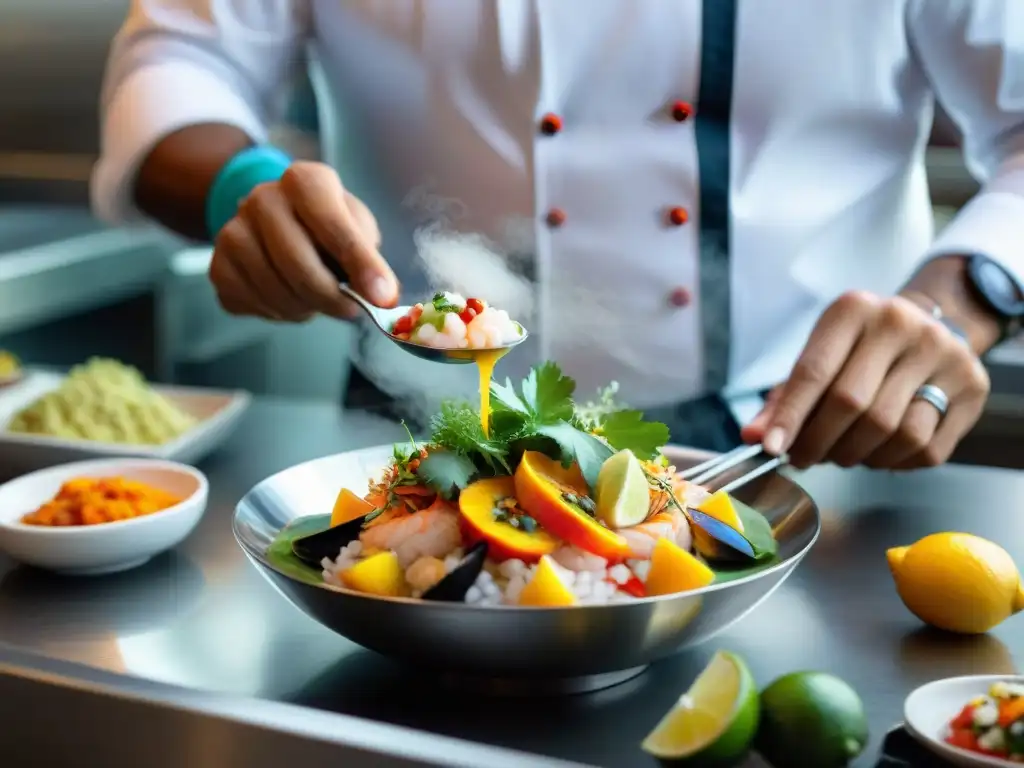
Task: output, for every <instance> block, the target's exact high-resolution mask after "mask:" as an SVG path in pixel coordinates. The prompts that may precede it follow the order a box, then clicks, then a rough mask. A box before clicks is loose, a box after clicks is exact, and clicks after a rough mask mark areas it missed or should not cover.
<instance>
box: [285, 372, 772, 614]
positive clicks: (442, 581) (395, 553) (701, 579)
mask: <svg viewBox="0 0 1024 768" xmlns="http://www.w3.org/2000/svg"><path fill="white" fill-rule="evenodd" d="M574 390H575V382H574V381H573V380H572V379H571V378H569V377H567V376H565V375H564V374H563V373H562V372H561V370H560V369H559V368H558V366H557V365H555V364H553V363H544V364H541V365H539V366H537V367H535V368H534V369H533V370H532V371H531V373H530V375H529V376H528V377H527V378H526V380H525V381H523V382H522V383H521V385H520V386H519V388H518V389H517V388H516V387H515V386H514V385H513V384H512V382H510V381H508V380H506V382H505V383H504V384H502V383H499V382H493V383H491V384H490V401H491V410H490V414H489V416H488V417H487V418H485V419H484V421H483V422H482V420H481V413H480V410H479V409H478V408H476V407H474V406H472V405H470V404H468V403H460V402H448V403H445V404H444V405H443V406H442V408H441V410H440V412H439V413H438V414H436V415H435V417H434V418H433V420H432V423H431V427H430V434H429V437H428V438H427V439H425V440H423V441H417V440H415V439H413V438H412V436H411V435H410V437H409V441H408V442H407V443H402V444H398V445H396V446H395V447H394V452H393V456H392V457H391V459H390V461H389V462H388V464H387V466H384V467H382V468H381V474H380V475H379V477H377V478H375V479H374V480H373V482H371V483H370V486H369V490H368V491H367V492H366V493H362V492H361V491H360V492H358V493H357V492H355V491H353V490H352V489H348V488H343V489H341V491H340V493H339V494H338V497H337V501H336V503H335V505H334V509H333V511H332V513H331V515H330V516H329V517H328V516H327V515H322V516H317V517H315V518H299V519H298V520H297V521H295V522H294V523H292V524H291V525H290V526H288V527H286V528H285V529H284V531H282V532H281V534H280V535H279V537H278V539H277V540H275V542H274V543H273V544H272V545H271V549H270V552H269V553H268V554H269V555H270V556H271V560H272V561H273V560H274V558H275V557H279V558H286V559H287V558H290V559H291V560H292V565H294V564H295V562H296V561H297V562H298V563H301V564H302V565H303V567H305V568H307V569H308V570H309V572H310V574H307V575H311V574H315V579H316V580H320V581H322V582H323V583H325V584H327V585H330V586H332V587H340V588H344V589H348V590H355V591H359V592H363V593H367V594H371V595H377V596H385V597H405V598H418V599H423V600H445V601H460V602H467V603H470V604H474V605H480V606H573V605H586V604H595V603H608V602H616V601H629V600H636V599H639V598H644V597H650V596H657V595H665V594H672V593H679V592H686V591H689V590H694V589H699V588H702V587H705V586H707V585H709V584H712V583H713V582H715V581H716V579H721V578H727V577H728V575H729V574H730V573H733V572H736V570H737V569H750V568H754V567H763V566H764V565H767V564H770V563H772V562H773V561H774V560H775V559H776V554H777V544H776V542H775V540H774V537H773V535H772V531H771V527H770V525H769V524H768V521H767V520H766V519H765V518H764V516H762V515H761V514H760V513H758V512H757V511H755V510H753V509H752V508H750V507H748V506H746V505H744V504H742V503H740V502H739V501H738V500H736V499H734V498H733V497H731V496H730V495H728V494H725V493H721V492H717V493H710V492H709V491H708V490H706V489H704V488H702V487H699V486H697V485H694V484H692V483H689V482H687V481H686V480H684V479H682V478H681V477H680V476H679V475H678V474H677V472H676V470H675V468H674V467H673V466H672V465H671V464H670V462H669V461H668V459H667V458H666V457H665V456H664V455H663V454H662V452H661V449H662V446H664V445H665V444H666V443H667V442H668V437H669V434H668V428H667V427H666V426H665V425H664V424H661V423H658V422H651V421H647V420H645V419H644V418H643V415H642V414H641V413H640V412H639V411H636V410H631V409H629V408H627V407H625V406H623V405H622V404H620V403H618V402H617V400H616V388H615V387H614V385H613V386H612V387H609V388H608V389H607V390H606V391H604V392H602V393H599V395H598V397H597V399H596V400H595V401H593V402H587V403H578V402H576V401H575V400H574V399H573V395H574ZM485 426H486V427H487V430H486V431H485ZM311 578H312V576H311Z"/></svg>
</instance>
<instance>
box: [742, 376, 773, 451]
mask: <svg viewBox="0 0 1024 768" xmlns="http://www.w3.org/2000/svg"><path fill="white" fill-rule="evenodd" d="M781 394H782V385H781V384H779V385H778V386H775V387H772V389H771V390H770V391H769V392H768V395H767V396H766V397H765V399H764V405H763V406H762V407H761V410H760V412H759V413H758V414H757V416H755V417H754V418H753V419H751V420H750V422H749V423H748V424H747V425H746V426H744V427H743V429H742V430H741V431H740V436H741V437H742V438H743V442H745V443H751V444H753V443H759V442H761V441H762V440H764V432H765V429H766V428H767V427H768V424H769V422H770V421H771V418H772V413H774V411H775V404H776V403H777V402H778V401H779V395H781Z"/></svg>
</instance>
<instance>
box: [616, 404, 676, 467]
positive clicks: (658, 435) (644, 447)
mask: <svg viewBox="0 0 1024 768" xmlns="http://www.w3.org/2000/svg"><path fill="white" fill-rule="evenodd" d="M601 435H602V436H603V437H604V439H605V440H607V441H608V444H609V445H610V446H611V447H612V448H614V449H615V450H616V451H622V450H625V449H627V448H628V449H629V450H631V451H632V452H633V453H634V454H636V457H637V458H638V459H644V460H652V459H654V458H656V457H657V456H658V452H659V451H660V450H661V449H662V448H663V447H664V446H665V444H666V443H667V442H668V439H669V432H668V427H666V426H665V425H664V424H662V423H660V422H657V421H644V415H643V414H642V413H641V412H640V411H616V412H614V413H609V414H607V415H606V416H605V417H604V418H603V419H602V420H601Z"/></svg>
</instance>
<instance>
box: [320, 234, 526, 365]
mask: <svg viewBox="0 0 1024 768" xmlns="http://www.w3.org/2000/svg"><path fill="white" fill-rule="evenodd" d="M320 260H321V261H322V262H323V264H324V266H325V267H327V269H328V270H329V271H330V273H331V274H332V275H334V277H335V278H337V280H338V289H339V290H340V291H341V292H342V293H343V294H345V296H347V297H348V298H350V299H352V301H354V302H355V303H356V304H357V305H358V306H359V308H360V309H361V310H363V312H365V313H366V314H367V316H369V318H370V320H371V321H373V324H374V325H375V326H377V330H379V331H381V332H382V333H383V334H384V335H385V336H387V337H388V338H389V339H391V341H393V342H394V343H395V344H397V345H398V346H400V347H401V348H402V349H404V350H405V351H406V352H408V353H409V354H411V355H416V357H419V358H422V359H424V360H430V361H431V362H435V363H449V364H463V363H472V362H475V361H476V359H477V358H478V357H479V356H480V355H481V354H482V353H484V352H496V351H498V350H504V351H505V352H507V351H508V350H510V349H512V348H513V347H517V346H519V345H520V344H522V343H523V342H524V341H526V337H527V336H528V335H529V334H528V333H527V332H526V329H525V328H523V326H521V325H519V323H516V325H517V326H519V338H518V339H516V340H515V341H512V342H509V343H508V344H505V345H504V346H501V347H491V348H487V349H437V348H436V347H428V346H426V345H425V344H417V343H416V342H414V341H407V340H405V339H399V338H397V337H395V336H393V335H392V333H391V328H392V327H393V326H394V324H395V321H397V320H398V318H400V317H402V315H404V314H405V313H406V312H408V311H409V310H410V309H411V307H409V306H404V307H394V308H392V309H384V308H382V307H377V306H374V305H373V304H371V303H370V302H368V301H367V300H366V299H364V298H363V297H362V296H360V295H359V294H358V293H356V292H355V291H354V290H352V286H350V285H349V284H348V275H346V274H345V270H344V269H343V268H342V266H341V265H340V264H339V263H338V260H337V259H335V258H333V257H332V256H331V255H330V254H328V253H324V252H323V251H321V252H320Z"/></svg>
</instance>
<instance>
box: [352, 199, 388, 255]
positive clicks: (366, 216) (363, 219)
mask: <svg viewBox="0 0 1024 768" xmlns="http://www.w3.org/2000/svg"><path fill="white" fill-rule="evenodd" d="M345 204H346V205H347V206H348V209H349V212H351V214H352V218H353V219H355V222H356V225H357V228H358V229H359V233H360V234H361V235H362V236H363V239H365V240H366V242H368V243H370V244H371V245H373V247H374V248H376V249H378V250H380V241H381V237H380V226H379V225H378V224H377V217H376V216H374V215H373V213H372V212H371V211H370V209H369V208H367V207H366V203H364V202H363V201H362V200H360V199H359V198H358V197H356V196H355V195H353V194H352V193H351V192H348V191H346V192H345Z"/></svg>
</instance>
